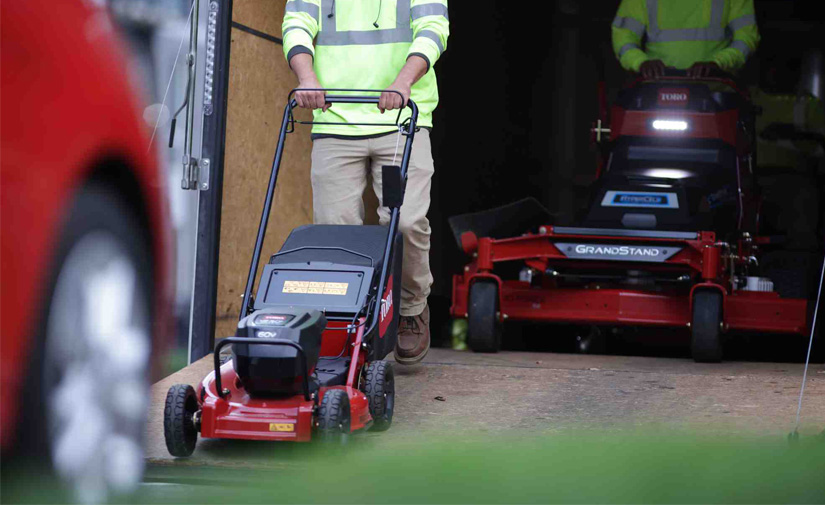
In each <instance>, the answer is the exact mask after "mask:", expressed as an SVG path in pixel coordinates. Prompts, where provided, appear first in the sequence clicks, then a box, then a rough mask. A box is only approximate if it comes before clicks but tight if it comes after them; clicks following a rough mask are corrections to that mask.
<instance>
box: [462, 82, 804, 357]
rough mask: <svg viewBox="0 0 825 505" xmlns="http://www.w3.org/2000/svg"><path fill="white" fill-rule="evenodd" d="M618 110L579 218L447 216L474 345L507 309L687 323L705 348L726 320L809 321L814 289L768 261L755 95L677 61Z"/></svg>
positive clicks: (522, 208) (781, 325)
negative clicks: (774, 270)
mask: <svg viewBox="0 0 825 505" xmlns="http://www.w3.org/2000/svg"><path fill="white" fill-rule="evenodd" d="M611 114H612V129H610V130H608V129H605V128H602V125H601V121H600V122H599V125H598V126H597V127H596V128H595V129H594V132H595V134H596V136H598V137H601V135H602V134H603V133H606V132H609V134H610V137H609V142H608V143H607V145H606V146H605V148H604V151H603V152H604V157H603V159H604V160H605V163H604V164H603V165H604V166H603V169H602V167H600V169H599V174H598V180H597V182H596V183H595V185H594V191H593V194H592V201H591V205H590V208H589V211H587V212H586V215H583V216H582V217H581V219H580V220H579V223H580V225H579V226H575V227H570V226H553V225H552V224H551V218H550V216H549V215H548V214H547V212H546V211H545V210H543V208H542V207H541V205H540V204H538V202H536V201H535V200H531V199H527V200H523V201H521V202H517V203H515V204H511V205H508V206H504V207H500V208H498V209H493V210H490V211H485V212H480V213H475V214H467V215H462V216H455V217H453V218H451V220H450V225H451V227H452V229H453V233H454V234H455V236H456V239H457V240H458V242H459V244H460V247H461V248H462V249H463V250H464V251H465V252H466V253H467V254H468V255H470V256H471V257H472V261H471V262H470V263H469V264H468V265H467V266H466V267H465V268H464V272H463V273H461V274H459V275H455V276H454V278H453V289H452V297H453V306H452V314H453V315H454V316H456V317H466V318H468V320H469V321H468V323H469V324H468V335H467V339H468V345H469V347H470V348H471V349H473V350H474V351H482V352H496V351H497V350H498V349H499V346H500V338H501V337H500V332H501V328H500V326H501V323H502V322H503V321H505V320H507V319H509V320H522V321H544V322H554V323H568V324H576V325H585V326H591V327H592V328H593V329H594V331H598V328H599V327H614V328H615V327H620V326H650V327H682V328H685V327H688V328H690V331H691V336H692V337H691V351H692V355H693V358H694V359H695V360H696V361H705V362H716V361H720V360H721V358H722V344H723V335H724V334H725V333H726V332H728V331H733V330H741V331H758V332H775V333H785V334H794V333H800V334H801V333H804V332H805V330H806V327H807V315H808V314H807V312H808V303H807V300H806V299H804V298H790V299H789V298H785V297H783V296H780V294H778V293H777V292H776V290H775V289H774V282H776V280H773V281H772V279H771V278H770V277H769V275H770V274H769V273H766V272H764V271H761V270H760V266H759V260H758V257H759V253H760V249H763V248H765V247H770V246H771V243H772V242H775V238H774V237H763V236H760V235H758V227H759V203H760V199H759V194H758V188H757V187H756V186H755V182H754V179H755V176H754V166H755V162H754V146H755V143H754V134H753V128H752V125H753V115H754V108H753V106H752V104H751V102H750V100H749V97H748V95H747V94H746V93H745V92H743V91H741V90H740V89H739V88H738V87H737V85H736V84H735V83H734V82H733V81H732V80H730V79H728V78H726V77H711V78H707V79H703V80H701V81H697V80H693V79H688V78H687V77H685V76H684V74H679V73H678V72H673V73H668V74H667V76H666V77H665V78H662V79H659V80H653V81H645V80H638V81H636V82H635V83H634V84H633V85H631V86H630V87H628V88H626V89H624V90H622V91H621V92H620V94H619V96H618V99H617V101H616V103H615V104H614V105H613V107H612V110H611ZM598 140H601V139H600V138H599V139H598ZM514 262H517V263H514ZM508 276H509V278H508ZM516 276H517V277H516Z"/></svg>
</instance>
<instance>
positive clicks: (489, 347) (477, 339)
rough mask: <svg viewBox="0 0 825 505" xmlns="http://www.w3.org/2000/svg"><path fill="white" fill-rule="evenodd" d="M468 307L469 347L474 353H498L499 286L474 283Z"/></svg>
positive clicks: (499, 343)
mask: <svg viewBox="0 0 825 505" xmlns="http://www.w3.org/2000/svg"><path fill="white" fill-rule="evenodd" d="M467 305H468V314H467V319H468V321H467V323H468V324H467V345H468V346H469V347H470V349H472V350H473V352H498V350H499V348H500V347H501V323H500V322H499V320H498V313H499V307H498V285H497V284H496V283H495V282H489V281H478V282H474V283H473V284H472V286H470V295H469V296H468V304H467Z"/></svg>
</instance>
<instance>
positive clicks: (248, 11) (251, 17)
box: [232, 0, 286, 38]
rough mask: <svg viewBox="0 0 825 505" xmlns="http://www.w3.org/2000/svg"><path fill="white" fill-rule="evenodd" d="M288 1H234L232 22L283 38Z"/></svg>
mask: <svg viewBox="0 0 825 505" xmlns="http://www.w3.org/2000/svg"><path fill="white" fill-rule="evenodd" d="M285 5H286V0H234V5H233V7H232V21H235V22H236V23H240V24H242V25H246V26H248V27H250V28H254V29H256V30H258V31H259V32H264V33H266V34H268V35H272V36H274V37H278V38H281V22H282V21H283V20H284V6H285Z"/></svg>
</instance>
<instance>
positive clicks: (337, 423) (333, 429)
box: [318, 389, 351, 442]
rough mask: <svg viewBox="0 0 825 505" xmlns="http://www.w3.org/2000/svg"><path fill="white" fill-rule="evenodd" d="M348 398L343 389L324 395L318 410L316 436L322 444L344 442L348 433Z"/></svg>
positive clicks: (331, 390) (349, 419) (329, 391)
mask: <svg viewBox="0 0 825 505" xmlns="http://www.w3.org/2000/svg"><path fill="white" fill-rule="evenodd" d="M350 421H351V416H350V408H349V397H348V396H347V392H346V391H344V390H343V389H330V390H328V391H327V392H326V393H324V397H323V398H322V399H321V406H320V407H319V408H318V435H319V436H320V439H321V441H323V442H344V441H346V439H347V437H348V436H349V433H350V426H351V422H350Z"/></svg>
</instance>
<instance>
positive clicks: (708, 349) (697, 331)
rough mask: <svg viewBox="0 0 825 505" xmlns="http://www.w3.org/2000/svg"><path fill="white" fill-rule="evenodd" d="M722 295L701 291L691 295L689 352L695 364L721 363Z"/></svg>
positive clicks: (716, 292) (710, 291)
mask: <svg viewBox="0 0 825 505" xmlns="http://www.w3.org/2000/svg"><path fill="white" fill-rule="evenodd" d="M721 324H722V294H721V293H719V292H718V291H712V290H701V291H697V292H696V294H694V295H693V318H692V320H691V325H690V329H691V340H690V350H691V355H692V356H693V360H694V361H696V362H697V363H718V362H720V361H722V335H721V333H722V332H721Z"/></svg>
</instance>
